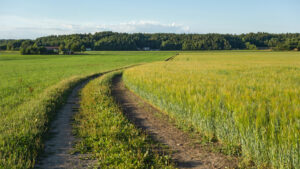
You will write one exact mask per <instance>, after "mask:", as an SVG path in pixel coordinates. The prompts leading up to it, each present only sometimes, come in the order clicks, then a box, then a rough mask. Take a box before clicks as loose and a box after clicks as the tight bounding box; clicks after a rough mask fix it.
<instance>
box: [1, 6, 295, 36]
mask: <svg viewBox="0 0 300 169" xmlns="http://www.w3.org/2000/svg"><path fill="white" fill-rule="evenodd" d="M0 1H1V7H0V9H1V10H0V39H35V38H38V37H42V36H49V35H62V34H74V33H95V32H101V31H113V32H121V33H123V32H126V33H198V34H206V33H220V34H242V33H250V32H254V33H256V32H268V33H297V32H299V30H300V23H299V22H296V21H297V20H298V18H297V17H298V16H300V11H299V10H298V9H297V8H298V7H299V6H300V2H299V1H296V0H287V1H285V2H282V1H280V0H273V1H271V0H266V1H264V2H261V1H259V0H253V1H251V2H250V1H249V2H248V1H247V2H241V1H238V0H229V1H226V2H225V1H220V0H212V1H193V0H186V1H184V2H183V1H179V0H173V1H170V0H166V1H163V2H160V1H157V0H154V1H152V2H141V1H138V0H129V1H126V2H124V1H121V0H111V1H96V0H87V1H84V2H82V1H78V0H74V1H71V0H65V1H58V0H52V1H49V0H46V1H42V2H41V1H38V0H28V1H21V0H16V1H9V0H0Z"/></svg>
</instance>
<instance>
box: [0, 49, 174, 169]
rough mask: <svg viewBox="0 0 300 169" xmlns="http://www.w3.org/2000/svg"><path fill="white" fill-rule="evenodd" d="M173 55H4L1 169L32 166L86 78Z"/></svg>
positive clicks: (0, 66)
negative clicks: (59, 110)
mask: <svg viewBox="0 0 300 169" xmlns="http://www.w3.org/2000/svg"><path fill="white" fill-rule="evenodd" d="M173 54H174V52H86V53H85V54H84V55H20V54H19V53H16V52H0V119H1V121H0V168H31V167H33V166H34V163H35V159H36V157H37V155H38V154H39V152H40V151H41V150H42V148H43V136H44V134H45V132H46V131H47V126H48V124H49V122H50V121H51V119H52V118H53V117H54V116H55V112H56V110H57V108H58V107H59V106H60V105H62V104H63V103H64V100H65V97H66V95H67V94H68V92H69V91H70V89H71V88H72V87H73V86H74V85H76V84H78V83H79V82H80V81H82V80H84V79H86V78H87V77H89V76H91V75H94V74H97V73H100V72H104V71H108V70H112V69H116V68H120V67H124V66H129V65H133V64H138V63H144V62H152V61H158V60H164V59H166V58H168V57H170V56H172V55H173Z"/></svg>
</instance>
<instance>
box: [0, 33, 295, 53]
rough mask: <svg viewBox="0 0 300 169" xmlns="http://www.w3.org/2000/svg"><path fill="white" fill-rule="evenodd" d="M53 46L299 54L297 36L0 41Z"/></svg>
mask: <svg viewBox="0 0 300 169" xmlns="http://www.w3.org/2000/svg"><path fill="white" fill-rule="evenodd" d="M46 46H56V47H59V51H60V52H65V51H68V52H76V51H83V50H85V49H86V48H89V49H91V50H144V49H147V50H149V49H150V50H151V49H152V50H231V49H273V50H295V49H298V50H300V33H286V34H270V33H263V32H259V33H247V34H240V35H233V34H169V33H155V34H147V33H134V34H129V33H116V32H98V33H95V34H72V35H59V36H46V37H41V38H37V39H36V40H0V50H20V51H21V53H24V54H31V53H32V54H33V53H47V50H45V48H44V47H46Z"/></svg>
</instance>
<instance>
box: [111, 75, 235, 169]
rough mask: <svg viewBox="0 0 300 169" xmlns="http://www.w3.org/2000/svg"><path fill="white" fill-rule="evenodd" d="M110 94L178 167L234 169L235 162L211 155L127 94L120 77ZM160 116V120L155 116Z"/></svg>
mask: <svg viewBox="0 0 300 169" xmlns="http://www.w3.org/2000/svg"><path fill="white" fill-rule="evenodd" d="M112 95H113V96H114V98H115V100H116V102H118V103H119V104H120V107H121V109H122V110H123V112H124V115H125V116H127V118H128V119H129V120H130V121H131V122H132V123H133V124H135V125H136V126H137V127H138V128H141V129H143V130H144V131H145V132H146V133H147V134H148V135H150V137H152V138H153V139H154V140H155V141H158V142H160V143H162V144H165V145H167V146H168V147H169V149H171V151H172V152H173V153H172V160H173V161H174V162H175V164H176V165H177V166H176V167H178V168H201V169H204V168H205V169H208V168H236V167H237V160H236V159H234V158H231V157H228V156H225V155H223V154H219V153H212V152H210V151H208V150H207V149H205V148H203V146H201V145H199V144H196V143H195V141H196V140H195V139H193V138H191V136H190V135H188V134H187V133H185V132H183V131H181V130H179V129H178V128H177V127H175V126H174V125H173V124H171V123H170V122H169V120H168V119H169V118H168V117H167V116H166V115H164V114H163V113H162V112H160V111H159V110H157V109H156V108H154V107H153V106H151V105H150V104H149V103H147V102H145V101H144V100H143V99H141V98H140V97H139V96H137V95H135V94H134V93H132V92H131V91H129V90H128V89H127V88H126V87H125V86H124V84H123V82H122V76H117V77H115V78H114V79H113V85H112ZM158 116H159V117H158Z"/></svg>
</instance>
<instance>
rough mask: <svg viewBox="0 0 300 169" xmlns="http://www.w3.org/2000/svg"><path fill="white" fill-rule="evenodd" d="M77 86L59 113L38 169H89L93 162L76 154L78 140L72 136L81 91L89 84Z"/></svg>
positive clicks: (53, 123)
mask: <svg viewBox="0 0 300 169" xmlns="http://www.w3.org/2000/svg"><path fill="white" fill-rule="evenodd" d="M88 81H89V80H87V81H86V82H83V83H81V84H79V85H78V86H76V87H75V88H74V89H73V90H72V93H71V94H70V95H69V96H68V98H67V103H66V104H65V105H64V106H63V107H62V108H61V109H60V110H59V111H58V112H57V116H56V118H55V120H54V121H53V122H52V123H51V126H50V129H49V136H50V138H49V139H48V140H47V141H46V142H45V150H44V153H43V155H42V156H41V157H39V159H38V162H37V164H36V166H35V168H36V169H49V168H52V169H53V168H55V169H60V168H68V169H75V168H77V169H80V168H89V166H90V165H92V163H93V161H92V160H89V158H88V155H87V154H74V153H73V152H74V148H73V146H74V144H75V143H76V138H75V137H74V135H73V134H72V121H73V116H74V114H75V113H77V112H78V109H79V91H80V89H81V88H83V87H84V85H85V84H86V83H87V82H88Z"/></svg>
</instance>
